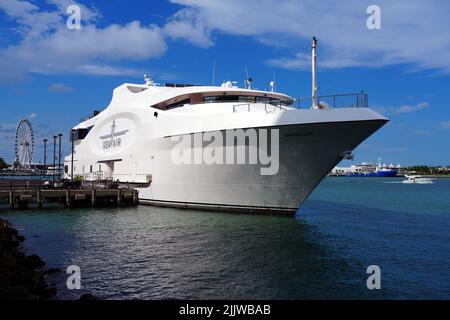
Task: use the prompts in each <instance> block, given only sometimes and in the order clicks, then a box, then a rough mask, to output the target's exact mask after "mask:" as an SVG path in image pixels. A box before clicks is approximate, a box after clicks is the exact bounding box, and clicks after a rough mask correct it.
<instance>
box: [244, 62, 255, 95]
mask: <svg viewBox="0 0 450 320" xmlns="http://www.w3.org/2000/svg"><path fill="white" fill-rule="evenodd" d="M245 75H246V76H247V78H246V80H245V84H246V86H245V88H246V89H248V90H251V89H252V83H253V79H252V78H250V77H249V76H248V69H247V66H245Z"/></svg>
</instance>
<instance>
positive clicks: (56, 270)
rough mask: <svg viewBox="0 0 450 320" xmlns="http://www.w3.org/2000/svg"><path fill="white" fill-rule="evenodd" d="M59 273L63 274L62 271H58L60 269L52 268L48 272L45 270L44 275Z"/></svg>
mask: <svg viewBox="0 0 450 320" xmlns="http://www.w3.org/2000/svg"><path fill="white" fill-rule="evenodd" d="M57 272H61V269H58V268H50V269H48V270H45V271H44V274H46V275H47V274H53V273H57Z"/></svg>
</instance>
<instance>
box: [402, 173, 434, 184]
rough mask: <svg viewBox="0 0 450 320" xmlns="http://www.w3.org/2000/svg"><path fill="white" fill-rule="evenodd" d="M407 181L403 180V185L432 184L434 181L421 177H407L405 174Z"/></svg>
mask: <svg viewBox="0 0 450 320" xmlns="http://www.w3.org/2000/svg"><path fill="white" fill-rule="evenodd" d="M405 178H407V179H406V180H403V181H402V182H403V183H408V184H431V183H433V180H432V179H430V178H426V177H422V176H421V175H407V174H405Z"/></svg>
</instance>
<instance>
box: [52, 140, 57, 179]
mask: <svg viewBox="0 0 450 320" xmlns="http://www.w3.org/2000/svg"><path fill="white" fill-rule="evenodd" d="M56 138H58V137H57V136H53V172H52V173H53V185H54V184H55V167H56Z"/></svg>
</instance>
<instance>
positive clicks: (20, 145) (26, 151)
mask: <svg viewBox="0 0 450 320" xmlns="http://www.w3.org/2000/svg"><path fill="white" fill-rule="evenodd" d="M15 151H16V161H17V162H18V164H19V167H20V168H21V169H30V168H31V161H32V159H33V151H34V133H33V127H32V126H31V123H30V121H28V120H27V119H23V120H21V121H20V122H19V124H18V125H17V129H16V140H15Z"/></svg>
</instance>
